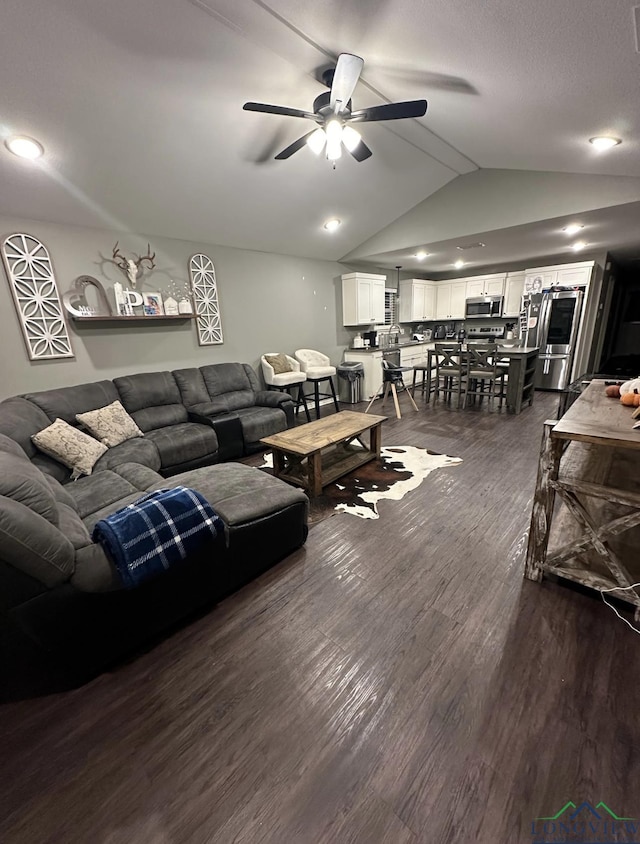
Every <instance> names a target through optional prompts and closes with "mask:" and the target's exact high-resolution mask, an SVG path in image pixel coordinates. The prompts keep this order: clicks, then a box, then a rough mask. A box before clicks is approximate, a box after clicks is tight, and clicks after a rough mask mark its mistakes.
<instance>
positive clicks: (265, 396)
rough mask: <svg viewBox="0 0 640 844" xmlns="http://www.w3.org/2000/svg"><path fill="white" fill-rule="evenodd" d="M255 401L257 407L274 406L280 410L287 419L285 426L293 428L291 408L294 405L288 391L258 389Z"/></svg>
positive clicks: (293, 417) (293, 418)
mask: <svg viewBox="0 0 640 844" xmlns="http://www.w3.org/2000/svg"><path fill="white" fill-rule="evenodd" d="M255 402H256V406H257V407H275V408H277V409H279V410H282V411H283V413H284V415H285V417H286V420H287V428H293V426H294V425H295V416H294V414H293V409H294V408H295V406H296V405H295V402H294V400H293V399H292V398H291V396H290V394H289V393H286V392H285V393H281V392H279V391H277V390H259V391H258V392H257V393H256V399H255Z"/></svg>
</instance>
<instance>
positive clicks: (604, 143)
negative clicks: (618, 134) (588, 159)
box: [589, 135, 622, 150]
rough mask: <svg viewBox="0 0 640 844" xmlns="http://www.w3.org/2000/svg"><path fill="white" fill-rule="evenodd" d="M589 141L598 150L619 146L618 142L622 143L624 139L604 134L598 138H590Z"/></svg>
mask: <svg viewBox="0 0 640 844" xmlns="http://www.w3.org/2000/svg"><path fill="white" fill-rule="evenodd" d="M589 143H590V144H592V145H593V146H594V147H595V148H596V149H597V150H605V149H611V147H617V146H618V144H621V143H622V141H621V140H620V138H610V137H607V136H604V135H603V136H600V137H597V138H589Z"/></svg>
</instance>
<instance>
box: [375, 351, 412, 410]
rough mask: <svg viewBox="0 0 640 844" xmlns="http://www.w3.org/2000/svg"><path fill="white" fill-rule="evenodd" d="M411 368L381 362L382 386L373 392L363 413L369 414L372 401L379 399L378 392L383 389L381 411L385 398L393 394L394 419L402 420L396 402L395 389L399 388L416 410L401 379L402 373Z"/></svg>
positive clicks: (384, 361) (396, 394)
mask: <svg viewBox="0 0 640 844" xmlns="http://www.w3.org/2000/svg"><path fill="white" fill-rule="evenodd" d="M412 368H413V367H411V366H395V365H394V364H392V363H389V362H388V361H386V360H383V361H382V384H381V385H380V386H379V387H378V389H377V390H376V392H375V395H374V397H373V398H372V399H371V401H370V402H369V404H368V405H367V409H366V410H365V413H368V412H369V408H370V407H371V405H372V404H373V403H374V401H375V400H376V399H377V398H379V395H378V393H379V392H380V390H382V388H383V387H384V391H383V393H382V404H381V405H380V408H381V409H382V408H383V407H384V403H385V401H386V400H387V396H388V395H389V393H390V392H391V393H392V394H393V403H394V405H395V408H396V417H397V418H398V419H402V414H401V413H400V403H399V402H398V390H397V387H400V388H401V389H403V390H404V391H405V392H406V394H407V395H408V396H409V400H410V401H411V404H412V405H413V406H414V408H415V409H416V410H417V409H418V405H417V404H416V403H415V401H414V400H413V396H412V395H411V393H410V392H409V390H408V389H407V387H406V384H405V383H404V378H403V373H404V372H410V371H411V369H412Z"/></svg>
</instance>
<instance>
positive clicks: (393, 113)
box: [349, 100, 427, 123]
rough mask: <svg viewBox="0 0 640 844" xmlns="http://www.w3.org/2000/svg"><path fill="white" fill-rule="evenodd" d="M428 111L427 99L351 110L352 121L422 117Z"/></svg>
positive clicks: (366, 121) (364, 121)
mask: <svg viewBox="0 0 640 844" xmlns="http://www.w3.org/2000/svg"><path fill="white" fill-rule="evenodd" d="M426 113H427V101H426V100H409V102H406V103H389V105H381V106H372V107H371V108H363V109H362V110H361V111H353V112H351V118H350V121H349V122H351V121H357V122H358V123H371V122H372V121H374V120H401V119H402V118H403V117H422V116H423V115H425V114H426Z"/></svg>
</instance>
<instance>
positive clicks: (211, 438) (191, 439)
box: [146, 422, 218, 471]
mask: <svg viewBox="0 0 640 844" xmlns="http://www.w3.org/2000/svg"><path fill="white" fill-rule="evenodd" d="M146 438H147V439H149V440H151V442H152V443H153V444H154V445H155V446H156V448H157V449H158V452H159V454H160V460H161V463H162V470H163V471H165V470H167V469H170V468H171V467H173V466H180V465H181V464H183V463H193V462H196V461H200V460H204V459H207V458H211V459H214V458H215V456H216V454H217V452H218V439H217V437H216V432H215V431H214V430H213V428H210V427H209V426H207V425H199V424H197V423H196V422H185V423H184V424H182V425H171V426H170V427H168V428H160V429H159V430H157V431H149V432H148V433H147V435H146Z"/></svg>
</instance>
